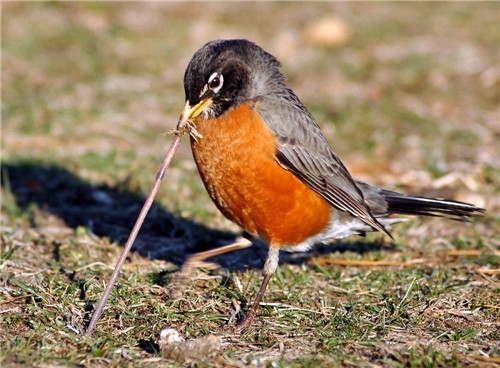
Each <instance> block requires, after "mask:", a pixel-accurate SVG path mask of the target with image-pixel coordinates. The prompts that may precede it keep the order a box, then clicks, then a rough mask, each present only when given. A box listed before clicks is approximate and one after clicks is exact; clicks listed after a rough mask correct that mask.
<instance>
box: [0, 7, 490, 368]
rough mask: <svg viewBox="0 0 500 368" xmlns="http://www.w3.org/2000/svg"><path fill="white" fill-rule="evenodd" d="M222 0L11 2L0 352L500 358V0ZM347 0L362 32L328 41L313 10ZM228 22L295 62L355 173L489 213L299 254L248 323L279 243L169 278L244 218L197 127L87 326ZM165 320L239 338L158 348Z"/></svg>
mask: <svg viewBox="0 0 500 368" xmlns="http://www.w3.org/2000/svg"><path fill="white" fill-rule="evenodd" d="M219 5H221V4H217V3H206V4H194V3H172V4H170V3H166V4H162V3H147V4H144V3H130V4H120V5H118V4H113V3H89V4H86V3H64V2H55V3H3V4H2V25H1V26H2V35H3V38H2V75H1V77H2V168H1V176H2V182H1V184H2V186H1V200H2V203H1V206H2V207H1V216H0V221H1V222H0V223H1V227H2V231H1V235H0V239H1V243H0V244H1V246H0V323H1V326H2V328H1V329H0V364H1V365H2V366H5V367H21V366H49V365H50V366H69V367H71V366H75V367H80V366H109V365H111V366H133V367H135V366H165V365H168V366H185V365H186V364H191V365H196V364H197V365H200V366H214V367H218V366H238V367H239V366H246V365H250V366H269V367H289V366H292V367H293V366H296V367H316V366H362V367H375V366H387V367H467V366H479V367H490V366H495V364H496V365H498V364H499V362H500V351H499V345H498V341H500V335H499V333H498V330H499V326H500V312H499V303H498V300H499V295H500V283H499V279H498V277H499V276H498V268H499V267H500V266H499V264H500V256H499V254H498V230H497V229H498V225H499V221H498V208H499V202H498V197H499V191H498V188H499V165H498V142H497V141H498V135H499V130H498V124H499V122H498V99H499V97H500V96H499V94H498V91H499V83H500V79H499V75H500V73H499V69H498V64H499V63H498V62H499V60H498V45H499V41H500V40H499V34H500V33H499V32H498V10H499V5H498V4H496V3H457V4H455V3H432V4H418V3H411V4H410V3H408V4H393V3H391V4H382V3H379V4H366V3H353V4H350V3H349V4H347V3H345V4H344V3H332V4H328V3H317V4H313V5H311V4H307V5H305V4H301V3H293V4H292V3H290V4H288V3H270V4H264V3H262V4H261V3H256V4H232V3H228V4H224V6H219ZM241 14H246V15H247V16H246V17H241ZM333 15H335V16H337V17H338V18H340V19H342V20H343V21H344V22H346V23H347V24H348V26H349V27H350V30H351V35H352V36H351V38H350V39H349V40H348V42H347V43H345V44H343V45H340V46H338V47H329V46H325V45H315V44H313V43H312V42H311V40H309V39H308V38H307V36H306V34H307V32H306V30H307V29H308V27H309V26H311V25H312V24H314V23H315V22H316V21H317V20H318V19H320V18H321V17H325V16H333ZM277 25H279V26H277ZM285 25H286V26H285ZM220 37H245V38H249V39H252V40H254V41H256V42H257V43H259V44H261V45H262V46H263V47H264V48H265V49H267V50H268V51H270V52H271V53H273V54H275V55H276V56H277V57H278V59H280V60H281V61H282V63H283V70H284V72H285V73H286V75H287V76H288V77H289V80H290V83H291V84H292V86H293V88H294V90H295V91H296V92H297V94H298V95H299V96H300V97H301V99H302V101H303V102H304V103H305V104H306V105H307V106H308V107H309V108H310V109H311V112H312V113H313V115H314V116H315V117H316V118H317V119H318V121H319V123H320V124H321V125H322V127H323V129H324V131H325V134H326V135H327V136H328V138H329V140H330V142H331V143H332V146H333V147H334V149H335V151H336V152H337V153H338V154H339V155H340V156H341V157H342V159H343V160H344V162H345V163H346V165H347V166H348V167H349V169H350V170H351V172H352V173H353V174H355V175H357V176H359V177H360V178H363V179H366V180H368V181H370V182H373V183H375V184H379V185H381V186H384V187H386V188H388V189H398V190H402V191H407V192H410V193H416V194H423V195H432V196H440V197H449V198H453V199H457V200H463V201H468V202H473V203H476V204H477V205H480V206H485V207H486V208H487V214H486V216H485V217H484V218H481V219H476V220H474V221H473V222H472V223H466V224H464V223H458V222H452V221H445V220H439V219H414V220H412V221H411V222H407V223H403V224H400V225H398V227H397V228H395V229H394V232H393V234H394V236H395V239H396V240H395V242H393V243H388V242H387V239H383V238H381V237H380V235H376V234H371V235H369V236H367V237H366V238H352V239H346V240H345V241H342V242H338V243H335V244H333V245H331V246H318V247H316V248H315V249H314V250H312V251H310V252H306V253H299V254H286V253H283V254H281V263H280V267H279V270H278V272H277V274H276V276H275V277H274V278H273V279H272V280H271V282H270V285H269V289H268V291H267V293H266V295H265V296H264V302H263V303H262V305H261V307H260V309H259V313H258V318H257V320H256V322H255V324H254V325H253V326H252V328H251V329H250V330H249V331H248V332H247V333H246V334H244V335H237V334H232V333H230V331H228V326H230V325H232V324H234V321H235V319H236V318H237V316H238V312H239V310H245V309H246V308H247V307H248V306H249V303H251V302H252V300H253V298H254V296H255V294H256V293H257V290H258V287H259V284H260V281H261V270H262V263H263V260H264V259H265V255H266V247H264V246H262V245H254V246H253V247H251V248H250V249H245V250H242V251H240V252H237V253H234V254H230V255H225V256H219V257H216V258H215V259H214V260H213V261H214V262H215V263H217V264H218V265H220V267H215V268H206V269H201V270H199V271H197V272H196V274H195V275H194V276H195V277H193V279H192V280H191V281H190V282H189V283H188V285H187V286H186V287H185V289H184V290H182V293H180V294H179V295H177V294H175V295H174V294H172V293H171V292H170V291H171V288H172V284H173V282H174V280H175V277H176V275H177V271H178V269H179V267H180V266H182V264H183V262H184V261H185V259H186V255H187V254H190V253H193V252H196V251H200V250H205V249H209V248H213V247H215V246H217V245H220V244H224V243H228V242H230V241H231V240H233V239H234V238H235V237H236V236H237V235H238V234H239V231H240V230H239V229H238V228H237V227H236V226H235V225H233V224H231V223H229V222H228V221H227V220H225V219H224V218H223V217H222V215H220V214H219V212H218V211H217V210H216V208H215V207H214V206H213V205H212V203H211V202H210V200H209V198H208V195H207V194H206V192H205V190H204V188H203V185H202V183H201V181H200V180H199V178H198V174H197V172H196V167H195V165H194V163H193V161H192V158H191V155H190V153H189V148H188V144H187V141H184V142H183V144H182V147H181V149H180V151H179V152H178V154H177V155H176V157H175V158H174V162H173V166H172V167H171V168H170V169H169V173H168V176H167V178H166V180H165V182H164V184H163V185H162V187H161V189H160V192H159V194H158V196H157V201H156V204H155V205H154V206H153V208H152V211H151V213H150V215H149V216H148V218H147V220H146V222H145V225H144V227H143V230H142V231H141V233H140V236H139V238H138V240H137V243H136V245H135V246H134V251H133V252H132V253H131V254H130V256H129V258H128V260H127V262H126V264H125V267H124V270H123V272H122V273H121V274H120V277H119V280H118V283H117V286H116V287H115V288H114V289H113V292H112V294H111V297H110V299H109V301H108V304H107V307H106V310H105V312H104V314H103V316H102V318H101V320H100V321H99V324H98V327H97V329H96V330H95V333H94V334H93V335H92V336H91V337H86V336H82V335H81V332H82V331H83V330H84V329H85V326H86V323H88V320H89V318H90V313H91V311H92V309H93V307H94V304H95V303H96V302H97V300H98V299H99V297H100V296H101V294H102V292H103V288H104V284H105V282H107V280H108V279H109V276H110V274H111V269H112V267H113V265H114V263H115V261H116V259H117V257H118V255H119V253H120V251H121V247H122V246H123V244H124V242H125V239H126V238H127V236H128V233H129V231H130V228H131V226H132V224H133V221H134V220H135V218H136V216H137V214H138V212H139V210H140V208H141V206H142V203H143V201H144V198H145V195H146V193H147V192H148V190H149V187H150V185H151V183H152V181H153V178H154V175H155V173H156V170H157V169H158V166H159V164H160V160H161V158H162V155H163V154H164V153H165V151H166V149H167V146H168V144H169V141H170V139H171V138H170V137H169V136H165V135H164V134H162V133H164V132H166V131H168V130H169V129H172V128H173V127H174V125H175V124H176V121H177V118H178V115H179V113H180V110H181V109H182V106H183V98H184V97H183V87H182V75H183V72H184V69H185V67H186V64H187V62H188V61H189V58H190V57H191V55H192V54H193V52H194V51H195V50H196V49H197V48H199V47H200V46H201V45H202V44H203V43H204V42H206V41H208V40H210V39H215V38H220ZM325 81H326V82H325ZM339 260H340V261H342V262H343V264H340V263H342V262H337V263H335V261H339ZM369 261H370V262H371V265H367V262H369ZM376 262H385V263H384V264H388V263H391V262H392V264H393V266H380V263H378V264H379V266H377V263H376ZM174 296H175V297H174ZM165 328H175V329H176V330H178V331H179V332H180V334H181V335H182V337H184V338H185V339H189V340H193V339H196V338H199V337H203V336H207V335H216V336H220V337H222V339H223V342H224V343H223V345H222V349H221V350H220V351H219V352H218V353H217V354H215V355H211V356H207V357H205V358H204V359H203V360H200V361H194V362H193V361H191V362H176V361H173V360H171V359H167V358H165V357H163V356H162V353H161V351H160V350H161V347H160V339H159V334H160V331H161V330H163V329H165Z"/></svg>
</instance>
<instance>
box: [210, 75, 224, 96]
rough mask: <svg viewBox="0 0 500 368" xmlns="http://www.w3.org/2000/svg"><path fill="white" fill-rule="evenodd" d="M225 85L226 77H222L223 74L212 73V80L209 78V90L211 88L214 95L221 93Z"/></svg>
mask: <svg viewBox="0 0 500 368" xmlns="http://www.w3.org/2000/svg"><path fill="white" fill-rule="evenodd" d="M223 84H224V77H223V76H222V74H219V73H217V72H215V73H212V75H211V76H210V78H208V88H210V89H211V90H212V91H213V92H214V93H217V92H219V91H220V89H221V88H222V85H223Z"/></svg>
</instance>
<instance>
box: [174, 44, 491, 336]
mask: <svg viewBox="0 0 500 368" xmlns="http://www.w3.org/2000/svg"><path fill="white" fill-rule="evenodd" d="M280 68H281V64H280V62H279V61H278V60H277V59H276V58H275V57H274V56H273V55H271V54H270V53H268V52H266V51H264V49H262V48H261V47H260V46H258V45H257V44H256V43H254V42H252V41H249V40H245V39H229V40H214V41H211V42H208V43H206V44H205V45H204V46H202V47H201V48H200V49H199V50H198V51H196V52H195V54H194V55H193V57H192V58H191V60H190V62H189V63H188V66H187V68H186V71H185V74H184V92H185V97H186V98H185V106H184V108H183V110H182V112H181V115H180V118H179V120H178V124H177V129H178V130H182V129H185V130H187V131H189V135H190V144H191V150H192V153H193V158H194V161H195V163H196V166H197V168H198V171H199V174H200V177H201V179H202V181H203V183H204V185H205V188H206V190H207V192H208V194H209V196H210V198H211V199H212V201H213V202H214V203H215V205H216V207H217V208H218V209H219V210H220V212H222V214H223V215H224V216H225V217H227V218H228V219H229V220H231V221H233V222H234V223H236V224H237V225H239V226H240V227H241V228H243V230H244V231H245V233H246V234H249V235H250V236H251V237H250V239H246V240H245V239H243V240H241V239H240V240H238V241H237V242H235V243H234V244H229V245H225V246H223V247H220V248H216V249H211V250H208V251H205V252H201V253H198V254H195V255H193V256H191V257H190V258H189V259H188V260H187V261H186V263H185V267H183V270H189V269H190V267H193V265H195V264H196V262H198V261H202V260H204V259H206V258H208V257H212V256H215V255H218V254H222V253H226V252H230V251H234V250H237V249H243V248H245V247H248V246H250V245H251V244H252V242H251V239H258V240H260V241H261V242H263V243H265V244H267V245H268V246H269V250H268V254H267V258H266V260H265V263H264V267H263V280H262V283H261V286H260V289H259V291H258V293H257V296H256V298H255V301H254V302H253V304H252V305H251V307H250V309H249V310H248V312H247V313H246V315H245V317H244V318H243V320H241V321H240V322H239V324H238V326H239V328H242V329H243V328H246V327H248V326H250V325H251V323H252V320H253V319H254V317H255V315H256V312H257V309H258V306H259V304H260V302H261V300H262V297H263V295H264V293H265V290H266V288H267V285H268V283H269V280H270V279H271V277H272V275H273V274H274V273H275V272H276V269H277V267H278V261H279V251H280V250H284V251H291V252H294V251H307V250H309V249H311V247H313V246H314V245H315V244H319V243H331V242H333V241H335V239H341V238H345V237H348V236H351V235H364V234H366V233H367V232H371V231H379V232H381V233H382V234H385V235H387V236H389V237H390V238H392V235H391V233H390V230H391V227H392V225H394V224H397V223H398V222H401V221H405V219H404V218H391V217H390V215H394V214H402V215H422V216H439V217H447V218H450V219H454V220H465V221H467V220H468V219H469V218H471V217H473V216H480V215H482V214H483V212H484V209H483V208H480V207H476V206H474V205H471V204H467V203H463V202H458V201H454V200H444V199H437V198H425V197H419V196H410V195H406V194H400V193H397V192H394V191H389V190H385V189H380V188H377V187H375V186H373V185H371V184H368V183H365V182H363V181H361V180H358V179H356V178H354V177H352V176H351V174H350V173H349V171H348V169H347V168H346V166H345V165H344V164H343V163H342V161H341V160H340V158H339V157H338V156H337V155H336V154H335V153H334V151H333V148H332V146H331V145H330V144H329V142H328V141H327V139H326V137H325V135H324V133H323V132H322V130H321V128H320V126H319V124H318V123H317V122H316V120H315V119H314V117H313V116H312V115H311V113H310V112H309V110H308V109H307V108H306V107H305V106H304V105H303V104H302V102H301V101H300V100H299V98H298V97H297V95H296V94H295V93H294V91H293V90H292V88H291V87H290V86H289V85H288V82H287V79H286V77H285V76H284V74H283V73H282V72H281V70H280Z"/></svg>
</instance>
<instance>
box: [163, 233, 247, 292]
mask: <svg viewBox="0 0 500 368" xmlns="http://www.w3.org/2000/svg"><path fill="white" fill-rule="evenodd" d="M251 245H252V242H251V241H250V240H248V239H246V238H243V237H239V238H238V239H237V241H236V242H235V243H233V244H228V245H223V246H222V247H218V248H215V249H210V250H207V251H204V252H199V253H195V254H193V255H191V256H190V257H189V258H188V259H187V260H186V261H185V262H184V265H183V266H182V268H181V270H180V272H179V273H178V274H177V277H176V280H175V281H174V285H175V286H174V287H173V288H172V291H171V297H174V298H175V297H176V296H177V294H178V290H179V288H180V286H182V285H184V284H185V283H186V280H187V279H188V278H189V276H190V275H191V273H192V272H193V269H194V268H196V267H203V266H204V265H206V262H204V261H205V260H206V259H207V258H210V257H215V256H218V255H221V254H224V253H229V252H232V251H234V250H239V249H244V248H248V247H249V246H251Z"/></svg>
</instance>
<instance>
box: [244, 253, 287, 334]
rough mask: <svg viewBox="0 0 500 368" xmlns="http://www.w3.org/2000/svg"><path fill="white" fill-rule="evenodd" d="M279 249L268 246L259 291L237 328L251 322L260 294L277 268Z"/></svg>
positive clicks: (260, 297) (246, 325) (245, 326)
mask: <svg viewBox="0 0 500 368" xmlns="http://www.w3.org/2000/svg"><path fill="white" fill-rule="evenodd" d="M279 251H280V250H279V248H278V247H273V246H270V247H269V253H267V258H266V263H265V264H264V279H263V280H262V284H261V285H260V288H259V292H258V293H257V297H256V298H255V301H254V302H253V304H252V306H251V307H250V310H249V311H248V313H247V315H246V316H245V318H244V319H243V321H241V322H240V323H239V324H238V329H240V330H241V329H243V328H247V327H248V326H250V324H251V323H252V320H253V318H254V317H255V313H256V312H257V308H259V304H260V302H261V300H262V296H263V295H264V292H265V291H266V288H267V284H268V283H269V280H270V279H271V276H273V275H274V273H275V272H276V268H278V261H279Z"/></svg>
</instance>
